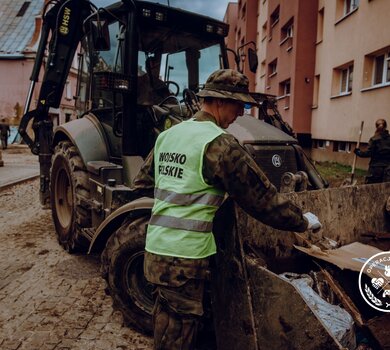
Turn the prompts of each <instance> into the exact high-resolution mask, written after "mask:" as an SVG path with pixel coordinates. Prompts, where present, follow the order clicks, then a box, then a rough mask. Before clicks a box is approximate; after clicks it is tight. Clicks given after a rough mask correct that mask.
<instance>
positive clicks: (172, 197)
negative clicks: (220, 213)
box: [154, 188, 224, 207]
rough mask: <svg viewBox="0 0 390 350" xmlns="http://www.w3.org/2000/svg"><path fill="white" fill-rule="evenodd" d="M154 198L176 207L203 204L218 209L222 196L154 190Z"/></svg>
mask: <svg viewBox="0 0 390 350" xmlns="http://www.w3.org/2000/svg"><path fill="white" fill-rule="evenodd" d="M154 198H157V199H160V200H162V201H164V202H168V203H172V204H178V205H191V204H204V205H210V206H214V207H219V206H220V205H221V204H222V202H223V198H224V196H223V195H218V194H213V193H201V194H183V193H176V192H172V191H167V190H162V189H160V188H156V189H155V190H154Z"/></svg>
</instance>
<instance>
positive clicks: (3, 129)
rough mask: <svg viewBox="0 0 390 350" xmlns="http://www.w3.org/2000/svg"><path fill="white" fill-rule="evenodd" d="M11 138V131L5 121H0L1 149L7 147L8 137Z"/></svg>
mask: <svg viewBox="0 0 390 350" xmlns="http://www.w3.org/2000/svg"><path fill="white" fill-rule="evenodd" d="M10 136H11V130H10V128H9V125H8V124H7V122H6V121H5V119H1V123H0V137H1V146H2V148H3V149H7V147H8V137H10Z"/></svg>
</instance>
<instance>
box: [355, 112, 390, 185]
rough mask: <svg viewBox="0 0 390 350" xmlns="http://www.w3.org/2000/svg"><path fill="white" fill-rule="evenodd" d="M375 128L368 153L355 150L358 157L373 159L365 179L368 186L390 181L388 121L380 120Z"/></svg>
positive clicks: (369, 142)
mask: <svg viewBox="0 0 390 350" xmlns="http://www.w3.org/2000/svg"><path fill="white" fill-rule="evenodd" d="M375 127H376V131H375V134H374V136H372V137H371V138H370V140H369V141H368V149H367V150H366V151H361V150H360V149H359V148H356V149H355V150H354V152H355V154H356V155H357V156H358V157H362V158H369V157H371V159H370V163H369V167H368V175H367V176H366V179H365V183H367V184H372V183H378V182H387V181H390V135H389V131H388V130H387V123H386V120H384V119H378V120H377V121H376V122H375Z"/></svg>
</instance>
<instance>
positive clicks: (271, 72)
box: [268, 60, 278, 77]
mask: <svg viewBox="0 0 390 350" xmlns="http://www.w3.org/2000/svg"><path fill="white" fill-rule="evenodd" d="M277 63H278V60H274V61H272V62H271V63H270V64H269V65H268V77H272V76H274V75H275V74H276V73H277V71H276V69H277Z"/></svg>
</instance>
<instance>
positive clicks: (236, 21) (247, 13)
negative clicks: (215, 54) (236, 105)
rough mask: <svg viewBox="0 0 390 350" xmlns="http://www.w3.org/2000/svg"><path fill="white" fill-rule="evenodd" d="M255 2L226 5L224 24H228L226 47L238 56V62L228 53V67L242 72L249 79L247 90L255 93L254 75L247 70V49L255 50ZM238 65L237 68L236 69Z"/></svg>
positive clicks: (254, 0) (249, 0)
mask: <svg viewBox="0 0 390 350" xmlns="http://www.w3.org/2000/svg"><path fill="white" fill-rule="evenodd" d="M257 12H258V1H257V0H239V1H238V3H233V2H230V3H229V4H228V7H227V10H226V13H225V17H224V22H226V23H228V24H229V34H228V37H227V39H226V44H227V47H228V48H230V49H232V50H234V51H235V52H236V53H237V54H238V57H237V58H238V62H235V60H234V55H233V54H232V53H231V52H230V53H228V55H229V66H230V67H232V68H236V69H238V70H240V71H242V72H243V73H244V74H245V75H246V76H247V77H248V78H249V90H250V91H255V80H256V75H255V73H253V72H251V71H250V69H249V61H248V49H249V48H252V49H254V50H256V37H257ZM237 64H238V67H237Z"/></svg>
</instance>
